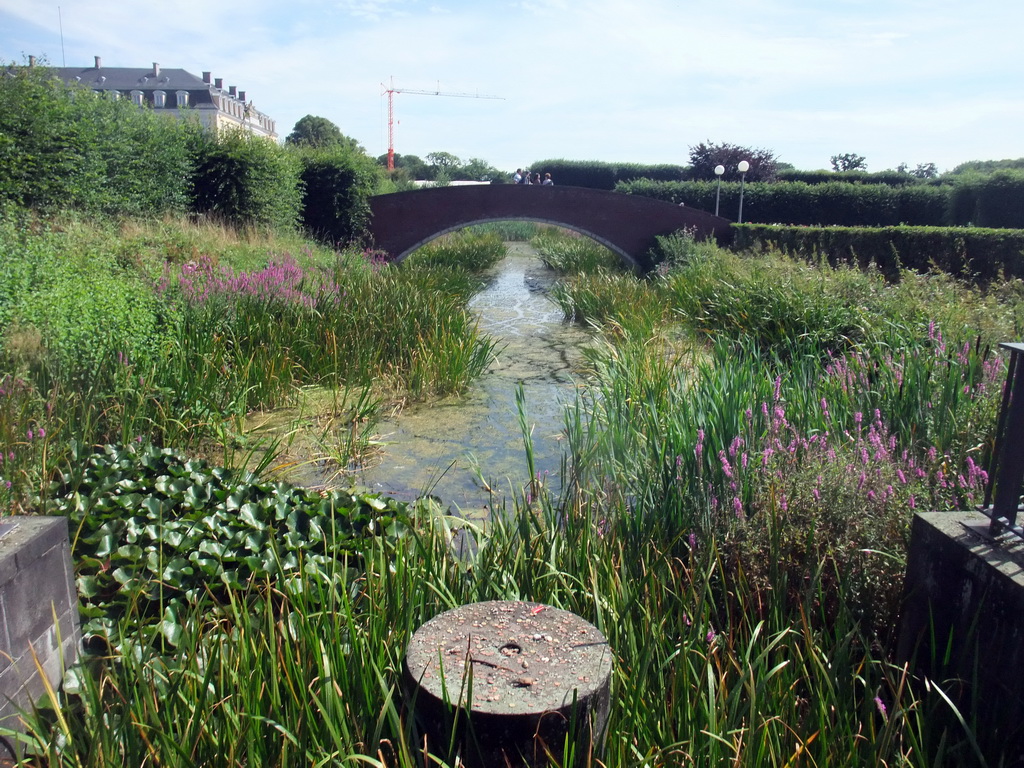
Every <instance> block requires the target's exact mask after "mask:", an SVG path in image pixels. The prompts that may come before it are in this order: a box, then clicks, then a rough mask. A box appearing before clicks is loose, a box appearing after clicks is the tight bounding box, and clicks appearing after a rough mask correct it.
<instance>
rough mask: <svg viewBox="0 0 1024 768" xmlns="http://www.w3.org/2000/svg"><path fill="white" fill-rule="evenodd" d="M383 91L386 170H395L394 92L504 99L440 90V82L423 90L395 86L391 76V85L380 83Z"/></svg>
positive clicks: (481, 94) (461, 97) (480, 94)
mask: <svg viewBox="0 0 1024 768" xmlns="http://www.w3.org/2000/svg"><path fill="white" fill-rule="evenodd" d="M380 87H381V88H383V89H384V93H386V94H387V95H388V170H389V171H393V170H395V94H396V93H410V94H413V95H416V96H453V97H455V98H460V99H504V97H503V96H489V95H487V94H483V93H455V92H451V91H442V90H441V83H440V82H439V83H438V84H437V90H435V91H425V90H420V89H417V88H395V79H394V78H391V85H390V87H389V86H385V85H384V83H381V84H380Z"/></svg>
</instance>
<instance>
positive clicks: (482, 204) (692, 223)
mask: <svg viewBox="0 0 1024 768" xmlns="http://www.w3.org/2000/svg"><path fill="white" fill-rule="evenodd" d="M370 210H371V214H372V219H371V224H370V233H371V237H372V239H373V247H374V248H377V249H380V250H383V251H387V252H388V253H390V254H391V255H392V257H394V259H395V260H396V261H401V260H402V259H404V258H405V257H406V256H408V255H409V254H410V253H412V252H413V251H414V250H416V249H417V248H419V247H420V246H422V245H424V244H425V243H427V242H429V241H431V240H433V239H434V238H436V237H438V236H440V235H443V234H445V233H446V232H451V231H453V230H456V229H461V228H462V227H466V226H469V225H471V224H479V223H482V222H488V221H506V220H509V219H512V220H521V221H536V222H540V223H544V224H552V225H555V226H560V227H566V228H568V229H571V230H574V231H576V232H579V233H581V234H583V235H586V236H588V237H591V238H593V239H594V240H596V241H597V242H599V243H601V244H602V245H604V246H606V247H607V248H610V249H611V250H612V251H614V252H615V253H616V254H618V255H619V257H620V258H622V259H623V260H624V261H625V262H626V263H628V264H630V265H631V266H632V267H633V268H634V269H636V270H638V271H644V272H645V271H647V270H649V269H651V268H652V267H653V266H654V265H653V264H652V263H651V261H650V258H649V255H648V252H649V251H650V249H651V248H652V247H653V246H654V245H655V243H656V238H657V237H658V236H662V235H670V234H672V233H673V232H677V231H678V230H680V229H683V228H687V229H691V230H692V231H693V232H694V234H695V235H696V237H698V238H707V237H714V238H716V239H718V240H720V241H722V240H726V239H728V238H729V237H730V231H729V224H730V222H729V221H728V219H723V218H721V217H719V216H715V215H713V214H710V213H707V212H706V211H700V210H697V209H695V208H686V207H683V206H678V205H672V204H671V203H666V202H663V201H661V200H654V199H652V198H649V197H642V196H640V195H626V194H623V193H621V192H607V191H604V190H597V189H587V188H585V187H559V186H553V187H543V186H541V187H537V186H520V185H516V184H492V185H481V186H465V187H438V188H436V189H423V190H413V191H410V192H395V193H392V194H388V195H377V196H376V197H372V198H370Z"/></svg>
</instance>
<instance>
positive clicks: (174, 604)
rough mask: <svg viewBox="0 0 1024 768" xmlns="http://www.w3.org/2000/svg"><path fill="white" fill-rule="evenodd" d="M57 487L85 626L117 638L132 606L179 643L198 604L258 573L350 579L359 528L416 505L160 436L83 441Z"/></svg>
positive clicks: (382, 528) (334, 581)
mask: <svg viewBox="0 0 1024 768" xmlns="http://www.w3.org/2000/svg"><path fill="white" fill-rule="evenodd" d="M50 497H51V501H50V503H49V505H48V510H49V511H50V512H51V513H55V514H63V515H67V516H68V519H69V523H70V525H71V529H72V554H73V556H74V558H75V562H76V576H77V586H78V593H79V596H80V598H81V600H82V604H81V608H80V611H81V614H82V617H83V618H84V619H85V621H84V622H83V627H82V630H83V634H85V635H86V636H87V637H88V636H98V637H101V638H104V639H105V640H107V641H108V642H111V643H114V644H117V643H120V642H121V640H122V639H123V637H122V635H123V633H124V632H126V628H125V625H124V624H123V622H122V619H123V618H124V617H125V616H129V615H130V616H133V617H135V619H136V621H138V622H141V623H144V624H150V625H152V626H155V627H158V628H159V630H160V632H161V633H162V634H163V636H164V638H165V639H166V640H167V641H168V642H169V643H171V644H172V645H176V644H177V643H178V641H179V639H180V637H181V632H182V631H183V630H182V625H181V622H180V621H179V618H178V617H179V616H180V615H183V614H186V613H188V611H189V607H190V606H195V605H200V604H206V601H207V600H208V599H210V598H211V597H212V598H213V599H214V600H215V601H225V600H228V599H229V598H228V597H227V593H226V591H225V590H230V589H240V588H243V587H245V586H247V585H249V584H250V583H251V582H253V581H254V580H255V581H266V580H268V579H269V580H271V581H272V582H274V583H278V582H280V583H281V585H282V587H283V586H284V585H285V584H286V583H290V582H294V584H295V588H305V587H299V586H298V585H305V586H308V585H309V584H312V583H318V584H321V585H324V584H326V585H329V586H331V587H333V588H341V589H344V588H345V587H346V585H347V581H346V580H347V578H348V575H349V573H348V566H347V565H345V564H344V563H347V561H348V559H349V557H350V556H351V555H352V554H353V553H354V552H356V551H358V550H359V548H360V546H361V543H360V540H361V539H363V538H365V537H367V536H374V535H380V534H382V533H384V532H386V531H389V530H391V531H394V530H395V528H396V526H401V525H402V524H403V522H404V521H405V520H406V519H407V516H408V507H407V505H405V504H403V503H400V502H396V501H394V500H391V499H386V498H381V497H380V496H379V495H378V494H372V493H365V492H354V491H353V492H341V491H333V492H330V493H323V494H321V493H319V492H316V491H312V490H308V489H302V488H297V487H295V486H292V485H289V484H287V483H281V482H267V481H261V480H260V479H259V478H258V476H256V475H255V474H252V473H246V472H233V471H231V470H228V469H225V468H222V467H211V466H209V465H208V464H207V463H206V462H204V461H199V460H194V459H192V460H190V459H188V458H186V457H185V456H184V455H183V454H181V453H180V452H178V451H175V450H172V449H170V448H158V447H156V446H153V445H151V444H129V445H120V446H115V445H108V446H106V447H105V448H104V449H103V450H102V451H99V452H95V453H91V454H90V453H87V452H82V453H80V454H79V455H77V456H76V457H75V460H74V462H73V464H72V465H71V466H70V467H69V468H68V469H67V470H66V471H64V472H62V473H61V477H60V479H59V481H58V482H57V483H56V484H55V486H54V487H53V488H52V489H51V493H50ZM339 579H340V581H339ZM133 631H135V630H133Z"/></svg>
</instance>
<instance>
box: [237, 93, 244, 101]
mask: <svg viewBox="0 0 1024 768" xmlns="http://www.w3.org/2000/svg"><path fill="white" fill-rule="evenodd" d="M238 100H239V101H245V91H239V92H238Z"/></svg>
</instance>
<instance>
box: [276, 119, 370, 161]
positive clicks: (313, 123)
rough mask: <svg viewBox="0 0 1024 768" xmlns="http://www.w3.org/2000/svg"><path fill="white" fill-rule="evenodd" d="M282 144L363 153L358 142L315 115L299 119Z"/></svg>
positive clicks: (328, 121)
mask: <svg viewBox="0 0 1024 768" xmlns="http://www.w3.org/2000/svg"><path fill="white" fill-rule="evenodd" d="M284 143H285V144H292V145H295V146H299V147H314V148H316V149H330V148H333V147H343V148H345V149H350V150H352V151H353V152H364V151H365V150H364V149H363V148H362V147H361V146H360V145H359V142H358V141H356V140H355V139H353V138H351V137H349V136H346V135H345V134H343V133H342V132H341V129H340V128H339V127H338V126H336V125H335V124H334V123H332V122H331V121H330V120H328V119H327V118H326V117H318V116H316V115H306V116H305V117H303V118H301V119H300V120H299V121H298V122H297V123H296V124H295V127H294V128H292V132H291V133H289V134H288V136H287V137H286V138H285V140H284Z"/></svg>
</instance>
